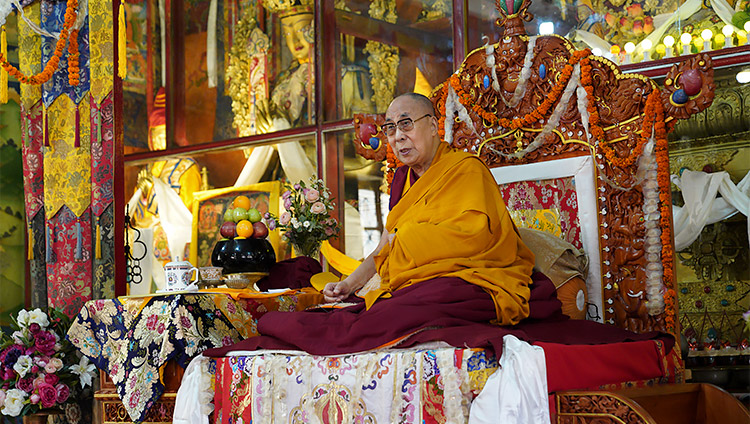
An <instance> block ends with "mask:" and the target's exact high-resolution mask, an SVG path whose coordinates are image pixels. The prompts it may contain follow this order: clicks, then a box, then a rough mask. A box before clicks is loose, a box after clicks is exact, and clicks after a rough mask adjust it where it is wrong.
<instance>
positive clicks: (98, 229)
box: [94, 216, 102, 259]
mask: <svg viewBox="0 0 750 424" xmlns="http://www.w3.org/2000/svg"><path fill="white" fill-rule="evenodd" d="M101 228H102V227H101V226H100V225H99V217H98V216H97V217H96V242H95V243H96V244H95V245H94V255H95V257H96V259H101V258H102V230H101Z"/></svg>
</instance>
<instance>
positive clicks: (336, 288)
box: [323, 279, 352, 303]
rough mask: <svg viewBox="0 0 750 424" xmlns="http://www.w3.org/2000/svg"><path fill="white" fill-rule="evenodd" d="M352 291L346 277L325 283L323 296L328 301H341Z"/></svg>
mask: <svg viewBox="0 0 750 424" xmlns="http://www.w3.org/2000/svg"><path fill="white" fill-rule="evenodd" d="M351 293H352V288H351V287H350V286H349V284H348V283H347V281H346V279H344V280H342V281H335V282H333V283H328V284H326V286H325V288H324V289H323V297H324V298H325V301H326V302H328V303H335V302H341V301H343V300H344V299H346V298H347V297H349V295H350V294H351Z"/></svg>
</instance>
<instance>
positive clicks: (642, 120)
mask: <svg viewBox="0 0 750 424" xmlns="http://www.w3.org/2000/svg"><path fill="white" fill-rule="evenodd" d="M530 4H531V0H524V1H523V2H522V3H521V2H516V5H515V9H513V7H514V5H513V3H512V2H510V3H509V5H506V2H505V1H502V0H497V1H496V5H497V8H498V10H499V11H500V14H501V18H500V19H498V22H497V24H498V26H499V27H501V28H502V29H501V31H500V33H499V34H498V36H499V41H498V42H497V43H494V44H490V43H489V42H488V43H487V44H485V45H484V46H483V47H480V48H478V49H476V50H474V51H472V52H471V53H470V54H469V55H468V56H467V57H466V59H465V60H464V61H463V63H462V64H461V66H460V67H459V69H458V70H457V71H456V72H455V73H454V74H453V75H452V76H451V77H450V78H449V79H448V80H447V81H445V82H443V83H442V84H440V85H439V86H437V87H436V88H435V89H434V90H433V92H432V95H431V99H432V101H433V103H434V105H435V110H436V112H437V114H438V116H439V126H440V132H441V135H442V136H443V137H444V139H445V141H447V142H448V143H450V144H451V145H452V146H453V147H455V148H458V149H463V150H465V151H467V152H470V153H473V154H476V155H477V156H479V157H480V158H481V159H482V160H483V161H484V162H485V163H486V164H487V166H488V167H490V169H491V170H492V171H493V174H494V175H495V176H496V179H497V180H498V183H500V184H501V183H506V182H510V181H519V180H523V179H526V180H533V179H540V178H549V176H550V175H554V174H559V175H561V176H563V175H567V176H573V175H578V171H575V170H571V171H564V170H561V169H560V167H563V168H565V167H567V165H565V161H566V160H570V159H571V158H577V159H574V160H579V161H582V162H581V163H583V162H586V161H588V162H590V164H591V165H593V166H591V171H590V175H591V178H592V180H591V181H590V182H592V183H593V184H592V185H590V188H591V189H592V190H594V192H595V194H594V195H593V196H591V202H593V203H591V202H589V203H590V206H591V207H594V208H595V209H594V210H595V211H596V213H595V214H594V215H595V216H591V217H590V218H592V219H594V218H595V222H596V227H595V228H593V225H591V223H589V224H588V225H589V226H588V230H589V232H590V233H591V234H592V236H591V237H588V239H589V241H588V242H584V248H585V250H586V253H587V254H589V256H590V258H591V260H590V267H591V270H590V271H589V287H588V292H589V295H590V296H591V299H590V302H591V303H593V304H594V305H597V306H598V308H599V310H600V311H601V312H602V313H601V318H600V320H602V321H603V322H605V323H609V324H612V325H615V326H617V327H621V328H625V329H628V330H632V331H636V332H645V331H652V330H661V331H666V332H669V333H671V334H673V335H677V334H679V332H678V329H677V328H676V326H677V305H676V296H675V291H674V264H673V256H674V248H673V241H672V214H671V192H670V186H669V184H670V183H669V157H668V153H667V134H668V132H669V131H671V129H672V128H673V127H674V124H675V123H676V120H678V119H686V118H688V117H690V116H691V115H693V114H695V113H698V112H700V111H702V110H704V109H706V108H707V107H708V106H709V105H710V104H711V102H712V100H713V96H714V92H713V91H714V83H713V69H712V67H711V59H710V58H709V57H708V55H694V56H690V57H688V58H687V59H686V60H685V61H684V62H681V63H679V64H676V65H674V66H673V67H672V69H671V70H670V71H669V72H668V73H667V76H666V79H665V83H664V87H663V88H661V89H660V88H659V87H658V86H657V85H656V83H655V82H653V81H652V80H651V79H649V78H647V77H645V76H643V75H639V74H624V73H622V71H621V70H620V68H619V67H618V66H617V65H616V64H614V63H613V62H611V61H609V60H607V59H605V58H602V57H599V56H595V55H593V54H591V52H590V51H588V50H582V51H577V50H576V49H575V47H574V46H573V44H572V43H571V42H570V41H569V40H567V39H565V38H563V37H560V36H557V35H547V36H529V35H527V34H526V32H525V29H524V21H530V20H531V19H532V18H533V16H532V15H531V14H530V13H529V12H528V8H529V6H530ZM509 7H510V8H511V9H510V11H508V8H509ZM382 123H383V117H382V116H377V115H358V116H356V117H355V131H356V133H357V140H355V144H356V146H355V147H356V148H357V151H358V153H360V154H361V155H363V156H364V157H366V158H369V159H375V160H385V159H386V156H388V157H389V162H388V165H387V167H388V169H389V170H393V169H395V167H396V165H397V164H395V163H393V161H392V160H391V158H393V155H392V154H390V155H389V154H388V152H387V150H388V146H387V143H386V142H385V136H384V135H383V133H382V132H381V131H380V129H379V125H380V124H382ZM568 168H570V167H568ZM570 169H576V166H573V167H572V168H570ZM389 172H391V171H389ZM519 175H523V177H519ZM545 175H546V177H545ZM578 176H580V175H578ZM388 180H389V181H390V176H388ZM581 180H583V179H581ZM577 181H578V178H577ZM578 191H579V193H581V189H580V188H579V190H578ZM588 194H591V193H588ZM579 208H580V207H579ZM589 215H590V214H589ZM582 227H583V225H582ZM592 279H593V281H592Z"/></svg>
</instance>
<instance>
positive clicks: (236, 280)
mask: <svg viewBox="0 0 750 424" xmlns="http://www.w3.org/2000/svg"><path fill="white" fill-rule="evenodd" d="M267 275H268V273H267V272H238V273H235V274H227V275H225V276H224V283H225V284H226V285H227V287H229V288H231V289H244V288H246V287H248V286H252V287H253V288H254V289H255V290H257V288H255V283H257V282H258V281H260V279H261V278H263V277H266V276H267Z"/></svg>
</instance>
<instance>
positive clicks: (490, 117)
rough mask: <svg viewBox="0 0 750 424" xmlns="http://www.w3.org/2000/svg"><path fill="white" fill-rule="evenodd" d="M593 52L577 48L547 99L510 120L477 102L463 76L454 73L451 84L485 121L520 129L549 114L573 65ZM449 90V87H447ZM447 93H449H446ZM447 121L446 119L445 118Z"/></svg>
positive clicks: (566, 81)
mask: <svg viewBox="0 0 750 424" xmlns="http://www.w3.org/2000/svg"><path fill="white" fill-rule="evenodd" d="M590 54H591V50H589V49H584V50H577V51H574V52H573V54H571V55H570V58H569V59H568V64H567V65H565V67H564V68H563V70H562V72H561V73H560V78H559V79H558V80H557V83H556V84H555V86H554V87H552V91H550V93H549V95H548V96H547V98H546V99H544V101H543V102H542V104H540V105H539V106H538V107H537V108H536V109H534V110H533V111H531V112H530V113H528V114H526V115H525V116H523V117H520V118H515V119H513V120H510V119H508V118H499V117H498V116H497V115H496V114H494V113H492V112H490V111H487V110H484V108H483V107H482V106H480V105H479V104H477V102H476V101H475V99H473V98H472V97H471V96H470V95H469V94H468V93H466V91H464V89H463V88H462V87H461V78H460V77H459V76H458V75H456V74H453V75H451V77H450V78H449V79H448V82H449V84H450V85H451V87H453V90H454V91H455V92H456V94H457V95H458V98H459V99H460V101H461V103H462V104H463V105H473V106H472V107H471V110H473V111H474V113H476V114H477V115H479V116H480V117H482V119H484V120H485V121H487V122H488V123H489V124H490V125H495V124H498V123H499V124H500V125H502V126H503V127H505V128H509V129H514V130H515V129H519V128H521V127H524V126H528V125H531V124H532V123H534V122H538V121H539V120H540V119H542V118H543V117H545V116H546V115H547V112H549V110H550V108H551V107H552V106H553V105H555V104H556V103H557V102H558V101H559V100H560V97H561V96H562V93H563V91H565V87H566V86H567V85H568V81H569V80H570V76H571V75H572V74H573V67H574V66H575V65H576V64H578V62H580V61H581V59H583V58H585V57H587V56H589V55H590ZM446 90H447V87H446ZM446 94H447V93H446ZM443 122H445V120H443Z"/></svg>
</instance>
